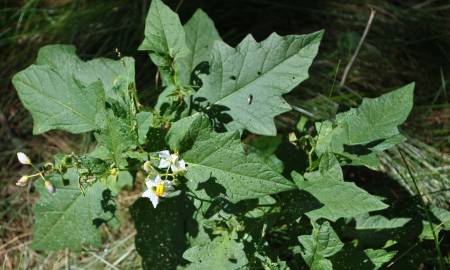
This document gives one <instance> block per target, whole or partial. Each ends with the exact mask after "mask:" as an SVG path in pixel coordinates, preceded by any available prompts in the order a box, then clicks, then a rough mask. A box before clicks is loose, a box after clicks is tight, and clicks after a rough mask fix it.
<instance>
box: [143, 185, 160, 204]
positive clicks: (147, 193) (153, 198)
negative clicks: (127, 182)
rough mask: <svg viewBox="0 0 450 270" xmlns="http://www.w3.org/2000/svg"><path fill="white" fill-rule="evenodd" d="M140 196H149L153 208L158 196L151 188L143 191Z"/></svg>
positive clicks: (157, 201)
mask: <svg viewBox="0 0 450 270" xmlns="http://www.w3.org/2000/svg"><path fill="white" fill-rule="evenodd" d="M142 197H145V198H149V199H150V201H151V202H152V205H153V208H156V206H158V203H159V198H158V196H157V195H156V194H155V193H154V192H153V191H152V190H151V189H148V190H146V191H144V193H142Z"/></svg>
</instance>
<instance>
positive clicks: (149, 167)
mask: <svg viewBox="0 0 450 270" xmlns="http://www.w3.org/2000/svg"><path fill="white" fill-rule="evenodd" d="M142 168H143V169H144V171H146V172H148V173H149V172H151V171H153V166H152V163H151V162H150V161H146V162H144V165H142Z"/></svg>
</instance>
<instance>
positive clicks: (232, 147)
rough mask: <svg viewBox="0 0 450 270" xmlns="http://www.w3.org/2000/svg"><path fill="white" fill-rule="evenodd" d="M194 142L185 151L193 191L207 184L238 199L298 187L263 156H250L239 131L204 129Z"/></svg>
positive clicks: (189, 182) (204, 195) (236, 200)
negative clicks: (272, 166)
mask: <svg viewBox="0 0 450 270" xmlns="http://www.w3.org/2000/svg"><path fill="white" fill-rule="evenodd" d="M193 141H194V144H193V146H192V149H190V150H189V151H187V152H186V153H184V154H183V159H184V160H185V161H186V163H187V164H188V170H187V174H186V178H188V180H189V181H188V185H189V186H190V188H191V190H193V191H195V190H197V188H199V184H200V183H203V185H206V187H208V188H213V187H214V188H215V189H216V190H219V191H221V192H220V193H222V195H224V196H225V197H226V198H227V199H229V200H230V201H231V202H238V201H240V200H244V199H251V198H257V197H261V196H264V195H269V194H274V193H278V192H281V191H286V190H291V189H294V188H295V186H294V184H293V183H291V182H290V181H288V180H287V179H285V178H284V177H283V176H281V175H280V174H279V173H277V172H276V171H274V170H273V169H272V168H271V167H270V166H268V165H266V163H265V162H264V161H263V160H262V159H260V158H258V157H257V156H254V155H253V156H246V155H245V152H244V150H243V148H242V145H241V142H240V139H239V133H238V132H227V133H215V132H213V130H212V129H211V128H204V129H202V130H200V132H199V133H198V136H197V137H196V138H195V139H194V140H193ZM208 188H206V189H208ZM207 192H208V190H206V191H205V192H203V194H201V195H200V192H199V196H202V197H204V198H209V196H208V195H206V193H207Z"/></svg>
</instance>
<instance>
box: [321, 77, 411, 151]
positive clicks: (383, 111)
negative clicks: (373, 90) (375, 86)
mask: <svg viewBox="0 0 450 270" xmlns="http://www.w3.org/2000/svg"><path fill="white" fill-rule="evenodd" d="M413 91H414V83H411V84H409V85H406V86H404V87H402V88H400V89H397V90H395V91H392V92H390V93H387V94H384V95H382V96H380V97H378V98H365V99H363V102H362V104H361V105H360V106H359V107H358V108H355V109H351V110H349V111H347V112H344V113H340V114H338V115H337V116H336V121H335V124H334V126H333V124H332V123H331V122H330V121H324V122H322V123H319V124H318V125H317V126H316V128H317V130H318V133H319V135H318V139H317V147H316V152H317V153H318V154H319V155H321V154H323V153H325V152H334V153H342V152H344V145H365V144H368V143H371V142H375V141H379V140H387V139H389V142H390V143H389V144H385V145H383V147H381V146H380V147H379V149H375V150H384V149H386V148H387V146H393V145H394V143H398V142H400V141H401V140H400V139H401V137H399V134H400V133H399V130H398V126H399V125H401V124H402V123H403V122H404V121H405V120H406V118H407V117H408V115H409V113H410V111H411V109H412V106H413ZM392 137H395V139H394V138H392Z"/></svg>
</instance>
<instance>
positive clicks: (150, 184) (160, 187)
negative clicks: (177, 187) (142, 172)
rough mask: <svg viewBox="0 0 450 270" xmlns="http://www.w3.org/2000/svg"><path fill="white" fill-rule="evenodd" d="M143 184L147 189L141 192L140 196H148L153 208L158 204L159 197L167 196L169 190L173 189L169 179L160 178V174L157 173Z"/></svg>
mask: <svg viewBox="0 0 450 270" xmlns="http://www.w3.org/2000/svg"><path fill="white" fill-rule="evenodd" d="M145 184H146V185H147V188H148V189H147V190H146V191H145V192H144V193H143V194H142V197H146V198H149V199H150V201H151V202H152V204H153V207H154V208H156V206H158V203H159V200H160V199H161V198H165V197H167V195H168V194H169V192H171V191H173V190H174V188H173V186H172V182H171V181H169V180H161V176H159V175H157V176H156V177H155V179H153V180H150V179H148V180H147V181H146V182H145Z"/></svg>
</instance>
